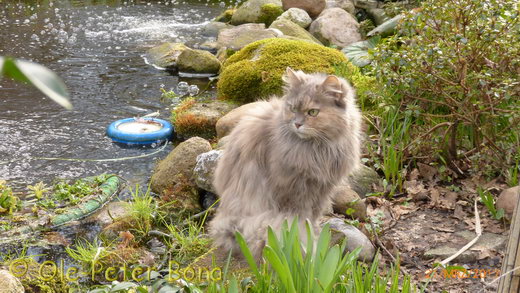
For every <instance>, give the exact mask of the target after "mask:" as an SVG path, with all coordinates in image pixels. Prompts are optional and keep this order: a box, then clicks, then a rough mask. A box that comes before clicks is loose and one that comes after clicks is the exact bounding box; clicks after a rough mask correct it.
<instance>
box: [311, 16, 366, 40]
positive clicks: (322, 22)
mask: <svg viewBox="0 0 520 293" xmlns="http://www.w3.org/2000/svg"><path fill="white" fill-rule="evenodd" d="M309 31H310V32H311V33H312V35H313V36H315V37H316V38H317V39H318V40H320V41H321V42H322V43H323V44H324V45H326V46H328V45H335V46H338V47H340V48H343V47H346V46H348V45H350V44H352V43H355V42H358V41H361V35H360V34H359V23H358V22H357V20H356V19H355V18H354V17H353V16H352V15H350V13H348V12H346V11H345V10H343V9H341V8H329V9H325V10H324V11H323V12H322V13H321V14H320V16H319V17H318V18H316V19H315V20H314V21H313V22H312V23H311V26H310V29H309Z"/></svg>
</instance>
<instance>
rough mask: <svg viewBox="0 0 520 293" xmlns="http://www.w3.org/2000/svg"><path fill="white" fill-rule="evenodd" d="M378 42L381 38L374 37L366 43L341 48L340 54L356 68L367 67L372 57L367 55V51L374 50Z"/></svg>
mask: <svg viewBox="0 0 520 293" xmlns="http://www.w3.org/2000/svg"><path fill="white" fill-rule="evenodd" d="M380 41H381V37H379V36H375V37H373V38H370V39H368V40H366V41H361V42H356V43H354V44H351V45H349V46H347V47H345V48H343V50H341V52H343V53H344V54H345V56H347V58H348V60H349V61H350V62H351V63H352V64H354V65H356V66H358V67H363V66H367V65H368V64H370V63H371V62H372V56H371V54H369V51H370V50H372V49H374V48H375V47H376V46H377V44H379V42H380Z"/></svg>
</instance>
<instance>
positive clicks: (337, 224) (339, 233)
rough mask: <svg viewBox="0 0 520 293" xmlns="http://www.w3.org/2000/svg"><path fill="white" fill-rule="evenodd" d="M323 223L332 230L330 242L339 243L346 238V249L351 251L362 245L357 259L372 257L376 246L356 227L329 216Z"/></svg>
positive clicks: (366, 259) (367, 259) (370, 259)
mask: <svg viewBox="0 0 520 293" xmlns="http://www.w3.org/2000/svg"><path fill="white" fill-rule="evenodd" d="M325 224H329V225H330V228H331V232H332V238H331V242H332V243H333V244H339V243H341V241H343V239H346V244H347V246H346V249H347V251H349V252H350V251H353V250H354V249H356V248H358V247H362V248H361V251H360V253H359V259H360V260H362V261H364V262H370V261H372V259H374V256H375V254H376V248H375V247H374V245H373V244H372V242H370V240H369V239H368V237H367V236H366V235H365V234H363V232H361V231H359V229H357V228H356V227H354V226H352V225H348V224H347V223H345V221H343V220H342V219H339V218H330V219H328V220H327V221H326V222H325Z"/></svg>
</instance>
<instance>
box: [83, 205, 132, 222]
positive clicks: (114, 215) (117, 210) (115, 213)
mask: <svg viewBox="0 0 520 293" xmlns="http://www.w3.org/2000/svg"><path fill="white" fill-rule="evenodd" d="M127 214H128V203H127V202H124V201H116V202H111V203H109V204H107V205H106V206H104V207H103V208H102V209H101V210H100V211H99V212H97V213H95V214H93V215H92V216H89V217H88V218H87V220H86V221H87V222H96V223H98V224H99V225H100V226H101V227H102V228H103V227H105V226H108V225H110V224H112V223H113V222H114V220H115V219H118V218H123V217H124V216H126V215H127Z"/></svg>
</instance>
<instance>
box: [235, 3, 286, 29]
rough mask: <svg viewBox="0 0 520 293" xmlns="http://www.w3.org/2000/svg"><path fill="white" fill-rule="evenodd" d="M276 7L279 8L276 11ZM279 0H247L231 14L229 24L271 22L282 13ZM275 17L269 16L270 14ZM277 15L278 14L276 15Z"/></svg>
mask: <svg viewBox="0 0 520 293" xmlns="http://www.w3.org/2000/svg"><path fill="white" fill-rule="evenodd" d="M277 7H279V8H278V9H277ZM281 7H282V2H281V1H280V0H248V1H246V2H245V3H243V4H242V5H241V6H240V7H238V9H237V10H236V11H235V12H234V13H233V16H232V17H231V22H230V23H231V24H233V25H239V24H244V23H266V22H269V24H270V22H272V21H273V20H274V19H276V17H278V16H279V15H280V14H281V13H282V12H283V11H282V9H281ZM273 13H275V14H277V15H271V14H273ZM278 13H279V14H278Z"/></svg>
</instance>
